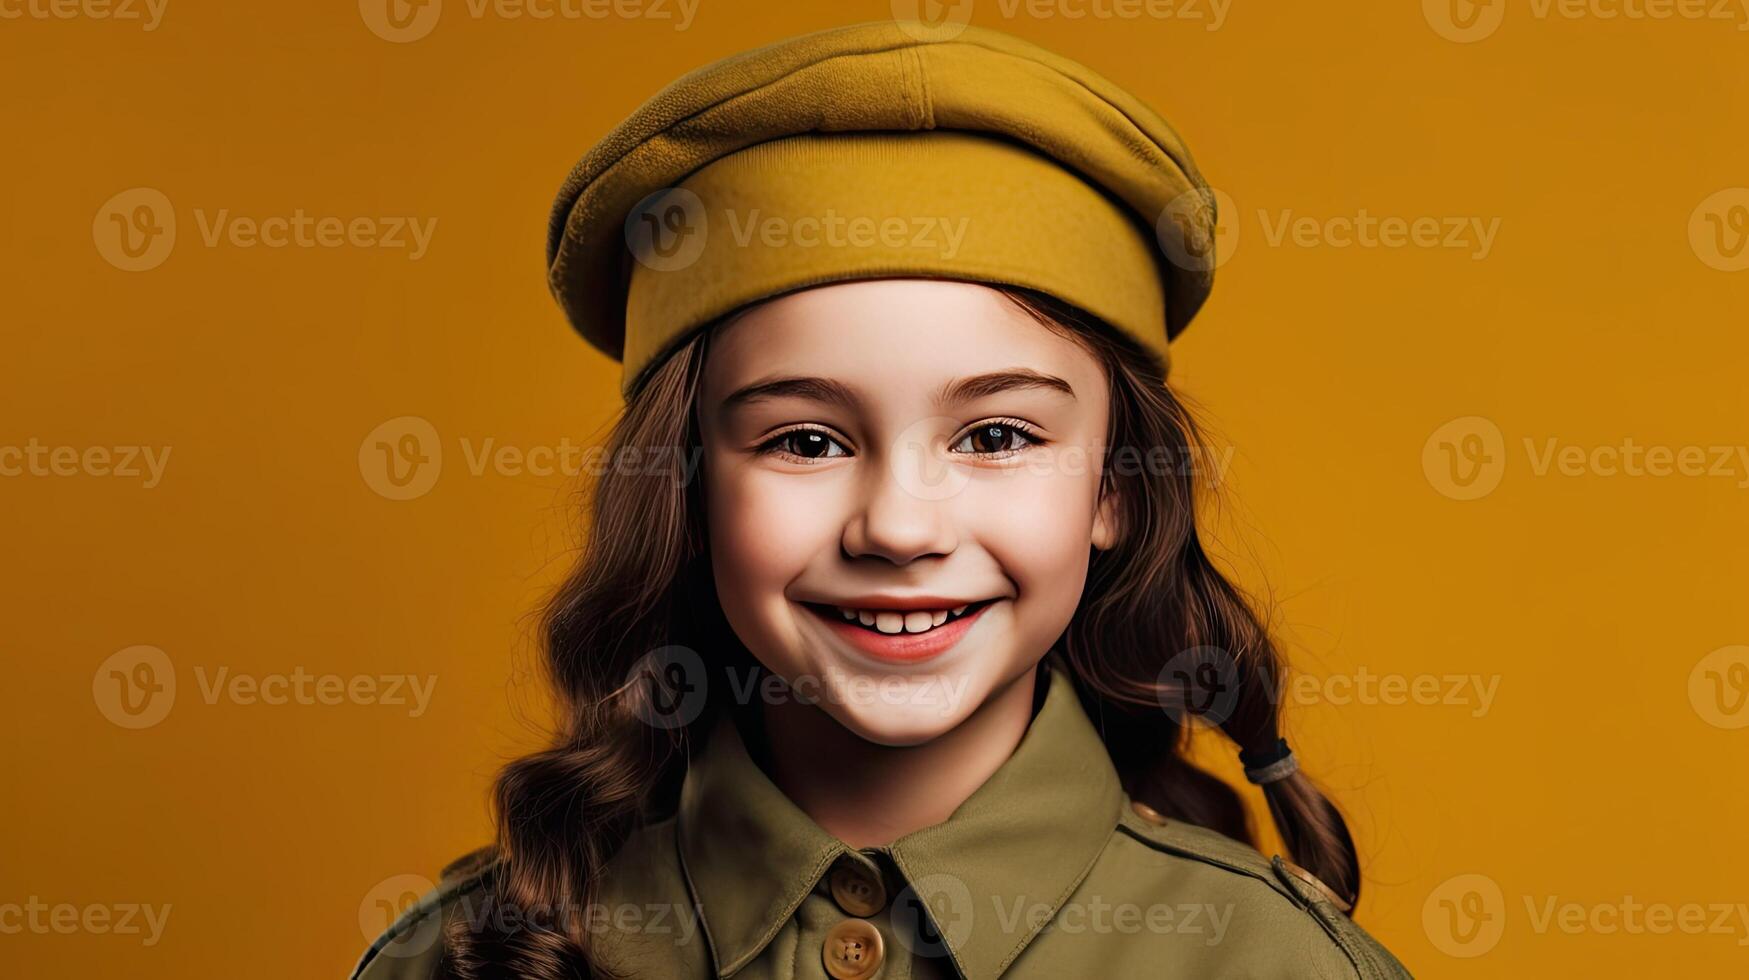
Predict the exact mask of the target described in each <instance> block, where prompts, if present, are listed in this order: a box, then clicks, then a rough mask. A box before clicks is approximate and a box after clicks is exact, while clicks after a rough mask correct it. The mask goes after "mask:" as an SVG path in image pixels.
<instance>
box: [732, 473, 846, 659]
mask: <svg viewBox="0 0 1749 980" xmlns="http://www.w3.org/2000/svg"><path fill="white" fill-rule="evenodd" d="M711 463H714V464H716V465H711ZM822 476H825V474H812V475H806V476H801V477H798V476H796V475H794V474H778V473H772V472H770V471H761V470H759V469H758V468H757V467H755V466H751V465H746V464H740V465H737V463H736V461H734V460H726V461H719V460H712V461H710V463H707V474H706V477H705V499H706V501H707V505H706V508H705V520H706V525H707V527H708V528H709V534H710V546H711V565H712V568H713V570H714V571H715V574H716V580H717V593H718V595H719V597H720V598H721V599H722V602H723V607H724V611H725V612H727V613H728V614H729V617H730V622H731V623H733V624H734V625H735V626H736V628H737V631H739V629H740V627H741V620H742V618H743V617H744V616H745V614H746V613H748V612H749V611H752V610H757V609H758V608H759V607H760V606H762V605H764V606H769V607H771V608H777V607H779V606H781V600H782V599H783V598H784V595H783V593H784V588H785V587H786V586H787V585H788V584H789V582H791V581H792V580H794V579H795V578H796V576H798V575H800V574H801V573H802V571H803V570H804V569H805V568H806V567H807V566H808V563H809V562H810V561H813V560H816V558H817V556H819V555H820V554H822V552H823V551H824V554H826V555H833V554H836V549H837V548H838V540H839V538H838V530H839V528H840V527H841V524H840V523H838V522H836V521H835V519H834V515H835V514H836V507H834V506H832V500H833V497H832V495H831V494H830V493H829V490H828V486H827V485H828V484H829V483H830V482H831V481H830V479H829V478H828V479H822V478H821V477H822ZM824 549H831V550H824Z"/></svg>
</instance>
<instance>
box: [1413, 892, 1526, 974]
mask: <svg viewBox="0 0 1749 980" xmlns="http://www.w3.org/2000/svg"><path fill="white" fill-rule="evenodd" d="M1421 927H1422V928H1423V929H1425V930H1426V932H1427V939H1428V941H1430V942H1432V943H1433V945H1434V948H1436V949H1438V950H1439V951H1440V952H1442V953H1444V954H1445V955H1447V956H1456V957H1459V958H1461V959H1468V958H1469V957H1472V956H1481V955H1482V954H1483V953H1486V952H1488V951H1489V950H1491V949H1493V948H1494V947H1495V945H1496V944H1498V943H1499V942H1500V934H1501V933H1503V932H1505V931H1506V898H1505V896H1504V895H1502V894H1501V893H1500V885H1499V883H1498V882H1496V881H1495V880H1494V879H1492V878H1490V877H1488V876H1487V875H1478V874H1467V875H1458V876H1457V877H1455V878H1448V879H1446V880H1445V881H1444V882H1442V883H1441V884H1440V886H1439V887H1438V888H1435V889H1434V890H1433V891H1432V892H1431V893H1430V894H1428V896H1427V902H1426V903H1425V904H1424V905H1422V906H1421Z"/></svg>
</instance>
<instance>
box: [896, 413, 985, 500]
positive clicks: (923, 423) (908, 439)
mask: <svg viewBox="0 0 1749 980" xmlns="http://www.w3.org/2000/svg"><path fill="white" fill-rule="evenodd" d="M959 424H960V423H959V421H958V420H956V419H951V418H948V417H947V416H945V415H936V416H931V417H929V418H924V419H918V420H917V421H916V422H913V423H911V424H910V425H907V426H906V427H905V428H904V429H903V430H901V431H900V432H899V434H898V435H897V436H895V437H894V438H893V441H892V444H891V445H890V446H889V447H888V448H889V451H888V453H887V469H888V470H889V471H891V472H892V474H893V479H894V480H895V481H897V482H898V484H899V486H900V487H902V488H903V489H904V490H905V492H906V493H908V494H910V495H911V496H913V497H916V498H917V499H919V500H947V499H949V498H950V497H955V496H958V495H959V493H960V491H962V490H964V489H965V488H966V484H968V483H970V482H971V477H970V476H968V475H967V474H966V471H965V469H964V468H963V467H961V466H960V465H959V464H958V463H956V462H955V461H954V457H953V455H952V453H951V452H950V450H951V449H952V448H953V447H952V446H950V445H948V440H949V439H950V438H952V435H951V433H953V431H954V429H955V428H956V427H957V426H958V425H959Z"/></svg>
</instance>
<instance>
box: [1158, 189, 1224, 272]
mask: <svg viewBox="0 0 1749 980" xmlns="http://www.w3.org/2000/svg"><path fill="white" fill-rule="evenodd" d="M1238 214H1239V209H1238V207H1237V206H1235V205H1234V204H1233V198H1232V197H1231V196H1229V195H1228V194H1227V193H1226V192H1225V191H1220V190H1215V189H1213V188H1210V189H1209V190H1208V191H1207V192H1204V191H1202V190H1200V189H1197V188H1192V189H1190V190H1188V191H1185V192H1184V193H1182V194H1180V195H1178V196H1177V197H1175V198H1173V199H1172V200H1171V201H1170V202H1168V203H1167V205H1166V207H1165V208H1163V209H1162V210H1161V211H1160V216H1159V217H1158V218H1156V219H1154V237H1155V238H1156V239H1158V240H1159V242H1160V249H1161V251H1163V252H1165V253H1166V258H1167V259H1168V260H1170V261H1171V262H1172V264H1173V265H1175V266H1178V267H1179V268H1180V269H1190V270H1192V271H1196V272H1207V271H1209V270H1211V269H1218V268H1220V267H1221V266H1223V265H1225V264H1226V263H1227V262H1228V260H1230V259H1232V257H1233V253H1234V252H1237V251H1238V250H1239V221H1238ZM1222 215H1226V216H1227V217H1226V218H1222V217H1221V216H1222Z"/></svg>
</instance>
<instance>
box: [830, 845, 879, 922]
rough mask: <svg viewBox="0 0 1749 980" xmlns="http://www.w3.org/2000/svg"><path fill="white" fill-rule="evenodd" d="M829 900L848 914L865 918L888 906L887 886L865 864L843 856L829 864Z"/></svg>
mask: <svg viewBox="0 0 1749 980" xmlns="http://www.w3.org/2000/svg"><path fill="white" fill-rule="evenodd" d="M827 884H828V885H829V886H830V887H831V889H832V900H833V901H834V902H837V903H838V907H839V908H841V909H843V910H844V911H845V912H848V913H849V914H851V915H857V916H862V917H864V918H866V917H868V916H871V915H874V914H875V913H876V912H879V911H880V910H881V909H884V908H886V907H887V888H886V886H885V885H883V884H881V879H880V878H879V876H877V875H876V874H875V872H874V871H873V870H872V869H870V868H869V867H868V866H867V865H864V864H861V863H859V862H857V861H856V860H854V859H852V858H849V857H843V858H839V859H838V863H837V864H834V865H833V866H832V874H831V875H830V876H829V877H828V878H827Z"/></svg>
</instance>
